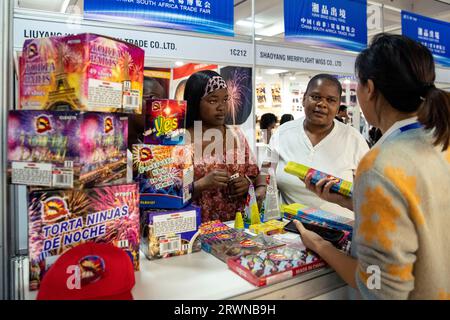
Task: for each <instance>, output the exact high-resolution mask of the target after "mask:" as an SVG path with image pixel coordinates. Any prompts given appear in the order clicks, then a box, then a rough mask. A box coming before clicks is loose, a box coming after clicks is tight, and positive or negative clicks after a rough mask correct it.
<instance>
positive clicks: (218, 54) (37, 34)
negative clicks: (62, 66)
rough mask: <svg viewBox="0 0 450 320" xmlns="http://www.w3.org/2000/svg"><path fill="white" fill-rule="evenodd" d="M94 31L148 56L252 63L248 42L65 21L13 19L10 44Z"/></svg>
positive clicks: (239, 63)
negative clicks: (138, 49) (141, 51)
mask: <svg viewBox="0 0 450 320" xmlns="http://www.w3.org/2000/svg"><path fill="white" fill-rule="evenodd" d="M76 33H96V34H100V35H105V36H109V37H113V38H118V39H121V40H124V41H127V42H130V43H133V44H135V45H137V46H139V47H141V48H142V49H144V50H145V54H146V56H147V57H149V58H163V59H173V60H184V61H201V62H215V63H219V62H220V63H223V64H231V65H252V64H253V55H252V51H253V50H252V44H251V43H245V42H238V41H227V40H220V39H209V38H198V37H195V36H184V35H174V34H167V33H155V32H148V31H141V30H132V29H118V28H112V27H99V26H90V25H83V24H77V25H74V24H70V23H67V22H56V21H38V20H31V19H24V18H15V19H14V47H15V48H16V49H19V48H22V46H23V43H24V41H25V40H26V39H30V38H41V37H49V36H64V35H70V34H76Z"/></svg>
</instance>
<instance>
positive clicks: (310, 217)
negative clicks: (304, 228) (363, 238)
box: [282, 204, 354, 238]
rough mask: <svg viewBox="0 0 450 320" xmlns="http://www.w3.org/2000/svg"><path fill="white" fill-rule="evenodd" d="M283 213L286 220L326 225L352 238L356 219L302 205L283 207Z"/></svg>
mask: <svg viewBox="0 0 450 320" xmlns="http://www.w3.org/2000/svg"><path fill="white" fill-rule="evenodd" d="M282 211H284V217H285V218H286V219H289V220H292V219H297V220H300V221H302V220H303V221H306V222H316V223H319V224H324V225H326V226H327V227H329V228H333V229H337V230H342V231H346V232H348V233H349V238H351V237H352V233H353V224H354V219H351V218H346V217H343V216H340V215H337V214H334V213H331V212H327V211H324V210H320V209H315V208H310V207H307V206H304V205H300V204H291V205H289V206H282Z"/></svg>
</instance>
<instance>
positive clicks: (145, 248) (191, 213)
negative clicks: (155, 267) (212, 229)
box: [141, 205, 201, 260]
mask: <svg viewBox="0 0 450 320" xmlns="http://www.w3.org/2000/svg"><path fill="white" fill-rule="evenodd" d="M200 223H201V211H200V207H196V206H192V205H189V206H187V207H185V208H183V209H182V210H177V211H169V210H143V211H142V216H141V234H142V238H141V249H142V252H143V253H144V254H145V256H146V257H147V258H148V259H149V260H155V259H161V258H169V257H174V256H180V255H185V254H189V253H192V252H198V251H200V250H201V245H200V241H199V240H198V238H197V237H198V235H199V233H198V230H199V226H200Z"/></svg>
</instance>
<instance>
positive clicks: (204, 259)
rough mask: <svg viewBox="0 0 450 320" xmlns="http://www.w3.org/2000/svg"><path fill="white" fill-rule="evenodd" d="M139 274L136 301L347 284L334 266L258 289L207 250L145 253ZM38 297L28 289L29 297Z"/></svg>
mask: <svg viewBox="0 0 450 320" xmlns="http://www.w3.org/2000/svg"><path fill="white" fill-rule="evenodd" d="M135 277H136V285H135V287H134V288H133V291H132V293H133V297H134V299H136V300H223V299H245V300H247V299H309V298H314V297H316V296H319V295H321V294H324V293H326V292H330V291H333V290H335V289H337V288H342V287H344V286H345V283H344V282H343V281H342V280H341V279H340V278H339V276H338V275H337V274H336V273H335V272H334V271H333V270H332V269H330V268H322V269H317V270H313V271H310V272H306V273H304V274H301V275H298V276H296V277H294V278H291V279H288V280H286V281H283V282H279V283H276V284H273V285H270V286H266V287H260V288H258V287H255V286H253V285H252V284H250V283H249V282H247V281H246V280H244V279H243V278H241V277H239V276H238V275H237V274H235V273H234V272H233V271H231V270H230V269H228V267H227V265H226V264H225V263H223V262H222V261H220V260H219V259H217V258H215V257H214V256H212V255H211V254H209V253H206V252H204V251H201V252H196V253H193V254H190V255H185V256H178V257H173V258H168V259H161V260H153V261H149V260H147V259H146V258H145V257H144V255H143V254H142V253H141V270H140V271H137V272H135ZM36 296H37V291H29V290H28V288H27V290H26V292H25V299H27V300H34V299H36Z"/></svg>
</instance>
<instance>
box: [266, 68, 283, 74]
mask: <svg viewBox="0 0 450 320" xmlns="http://www.w3.org/2000/svg"><path fill="white" fill-rule="evenodd" d="M284 72H288V70H284V69H267V70H266V74H270V75H274V74H278V73H284Z"/></svg>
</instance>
